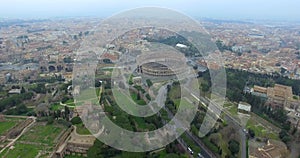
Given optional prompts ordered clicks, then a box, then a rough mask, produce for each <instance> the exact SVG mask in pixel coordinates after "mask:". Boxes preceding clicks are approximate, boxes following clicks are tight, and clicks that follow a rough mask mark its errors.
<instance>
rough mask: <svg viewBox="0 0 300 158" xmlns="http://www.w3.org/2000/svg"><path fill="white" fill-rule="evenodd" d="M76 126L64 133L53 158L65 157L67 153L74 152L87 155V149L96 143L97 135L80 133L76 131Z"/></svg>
mask: <svg viewBox="0 0 300 158" xmlns="http://www.w3.org/2000/svg"><path fill="white" fill-rule="evenodd" d="M74 127H75V126H73V127H72V128H70V130H68V131H67V132H65V133H64V135H63V136H62V137H63V138H62V139H61V140H62V141H61V142H60V143H59V145H58V146H57V147H56V152H55V154H53V155H52V158H63V157H65V155H71V154H73V153H76V154H77V155H80V156H83V157H87V151H88V150H89V148H90V147H92V146H93V145H94V141H95V140H96V137H95V136H93V135H79V134H77V133H76V127H75V128H74Z"/></svg>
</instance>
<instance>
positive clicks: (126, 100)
mask: <svg viewBox="0 0 300 158" xmlns="http://www.w3.org/2000/svg"><path fill="white" fill-rule="evenodd" d="M112 91H113V94H114V98H115V99H116V100H118V101H119V102H121V103H123V105H124V106H126V107H129V108H128V109H130V110H131V111H132V113H134V114H136V113H137V110H138V109H137V108H135V106H134V105H137V104H136V103H135V102H134V101H133V100H132V99H131V97H128V96H127V95H125V94H124V93H123V92H121V91H119V90H117V89H112Z"/></svg>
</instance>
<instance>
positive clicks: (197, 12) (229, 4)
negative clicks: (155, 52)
mask: <svg viewBox="0 0 300 158" xmlns="http://www.w3.org/2000/svg"><path fill="white" fill-rule="evenodd" d="M0 1H1V3H0V18H2V17H10V18H24V17H25V18H45V17H68V16H101V17H106V16H109V15H112V14H114V13H117V12H120V11H122V10H127V9H131V8H136V7H143V6H158V7H166V8H171V9H175V10H178V11H180V12H183V13H186V14H187V15H190V16H193V17H211V18H229V19H248V18H250V19H276V20H284V19H288V20H297V21H298V20H300V1H299V0H0Z"/></svg>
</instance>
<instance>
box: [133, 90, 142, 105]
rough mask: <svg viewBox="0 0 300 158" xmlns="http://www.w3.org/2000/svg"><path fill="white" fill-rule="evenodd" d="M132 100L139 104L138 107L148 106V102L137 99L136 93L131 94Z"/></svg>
mask: <svg viewBox="0 0 300 158" xmlns="http://www.w3.org/2000/svg"><path fill="white" fill-rule="evenodd" d="M131 98H132V99H133V101H134V102H135V103H137V104H138V105H146V102H145V101H144V100H143V99H141V98H140V99H139V100H138V97H137V94H136V93H134V92H133V93H131Z"/></svg>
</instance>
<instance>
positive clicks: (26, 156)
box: [3, 143, 41, 158]
mask: <svg viewBox="0 0 300 158" xmlns="http://www.w3.org/2000/svg"><path fill="white" fill-rule="evenodd" d="M39 150H41V148H40V147H39V146H36V145H30V144H20V143H17V144H16V145H15V146H14V149H11V150H10V149H8V150H7V151H4V152H3V157H9V158H33V157H35V156H37V155H38V153H39Z"/></svg>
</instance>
